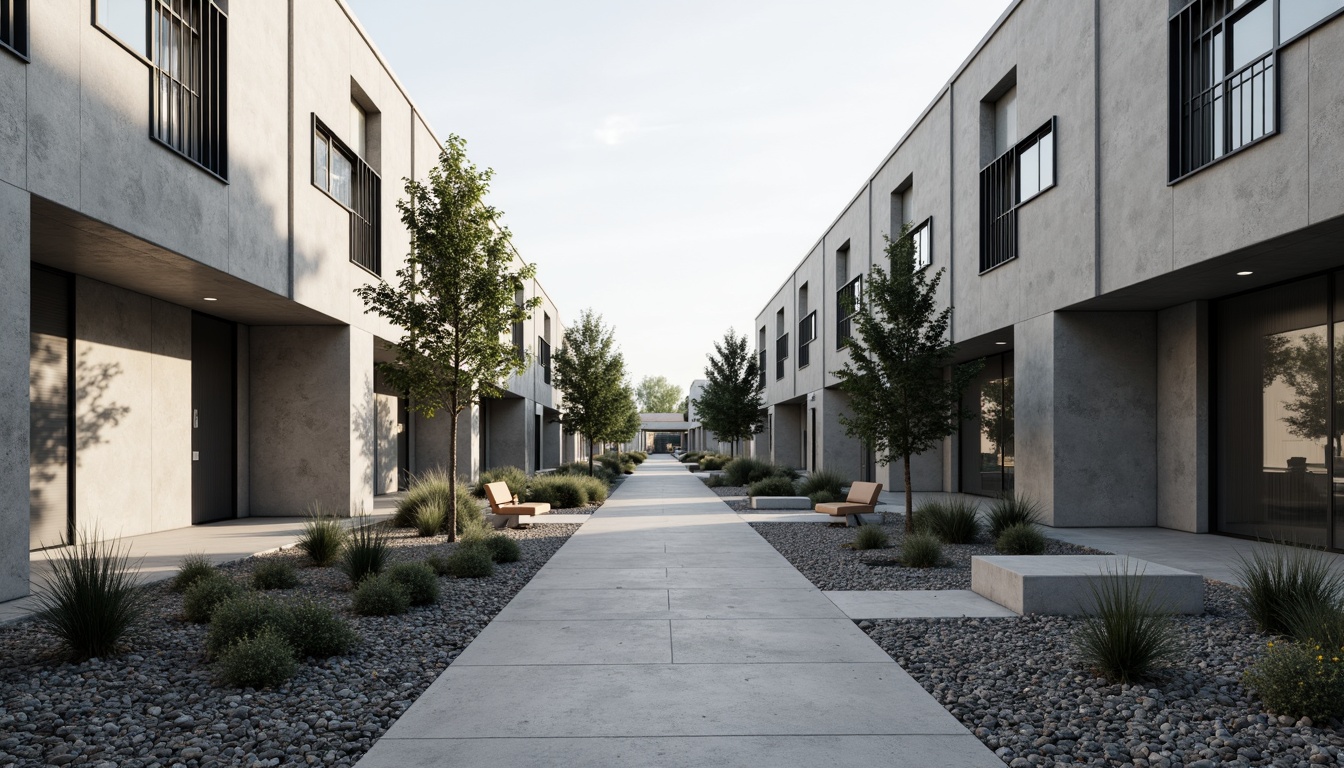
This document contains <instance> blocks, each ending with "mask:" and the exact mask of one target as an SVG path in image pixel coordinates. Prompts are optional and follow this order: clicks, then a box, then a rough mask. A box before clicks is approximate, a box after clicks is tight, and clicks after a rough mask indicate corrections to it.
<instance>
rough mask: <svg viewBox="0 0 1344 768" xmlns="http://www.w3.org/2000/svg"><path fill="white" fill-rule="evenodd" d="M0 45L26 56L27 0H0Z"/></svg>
mask: <svg viewBox="0 0 1344 768" xmlns="http://www.w3.org/2000/svg"><path fill="white" fill-rule="evenodd" d="M0 47H4V48H8V49H9V50H11V51H13V52H14V53H17V54H18V55H20V56H22V57H23V58H25V59H26V58H28V0H0Z"/></svg>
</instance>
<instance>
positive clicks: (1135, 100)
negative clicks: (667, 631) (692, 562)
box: [751, 0, 1344, 533]
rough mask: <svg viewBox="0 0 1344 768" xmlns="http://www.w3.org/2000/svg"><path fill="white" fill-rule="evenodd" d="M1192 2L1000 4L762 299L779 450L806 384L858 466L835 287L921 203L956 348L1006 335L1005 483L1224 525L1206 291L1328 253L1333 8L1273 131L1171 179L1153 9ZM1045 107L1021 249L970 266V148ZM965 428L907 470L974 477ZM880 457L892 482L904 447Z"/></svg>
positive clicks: (984, 349) (1325, 259)
mask: <svg viewBox="0 0 1344 768" xmlns="http://www.w3.org/2000/svg"><path fill="white" fill-rule="evenodd" d="M1184 5H1185V4H1184V3H1170V2H1165V1H1164V0H1140V1H1139V2H1132V3H1094V4H1087V3H1077V4H1074V3H1058V2H1051V1H1050V0H1015V1H1014V2H1012V3H1010V4H1009V5H1008V7H1007V9H1006V10H1005V11H1004V13H1003V14H1002V16H1001V17H1000V18H999V19H998V21H997V22H996V23H995V24H994V26H993V28H992V29H990V30H989V32H988V33H987V34H986V35H985V37H984V38H983V39H982V40H981V42H980V43H979V44H978V45H977V46H976V48H975V49H974V50H973V51H971V52H970V55H969V56H968V57H967V59H966V60H965V61H964V63H963V64H962V65H961V66H960V67H959V68H958V69H957V70H956V71H955V72H954V73H952V75H951V77H950V79H949V80H948V83H947V85H946V86H945V87H944V88H943V89H942V90H941V91H940V92H939V94H938V95H937V96H936V97H935V98H934V99H933V100H932V101H931V102H930V103H929V104H928V106H927V107H926V108H925V110H924V112H923V114H921V115H920V117H919V118H918V119H917V120H916V122H915V123H914V125H912V126H910V127H909V128H908V130H906V132H905V133H904V135H903V136H901V137H900V139H899V140H898V141H897V143H896V146H895V147H894V148H893V149H892V150H891V152H890V153H889V154H888V155H887V156H886V157H885V158H883V159H882V160H881V162H880V163H879V164H878V167H877V168H876V170H874V171H873V173H872V174H871V175H870V176H869V177H868V178H867V179H866V180H864V181H863V182H862V184H861V185H860V186H859V188H858V190H857V191H856V193H855V194H854V195H853V196H852V197H850V198H849V199H848V200H846V201H837V202H838V204H839V205H838V208H839V210H838V214H837V216H836V218H835V220H834V221H833V222H832V223H831V224H830V226H829V227H828V228H827V229H826V230H825V231H824V232H822V233H821V234H820V236H819V238H818V239H817V241H816V242H815V243H813V244H812V245H811V246H810V247H805V248H804V249H802V250H803V251H804V254H803V256H802V258H801V260H800V261H799V262H798V263H797V265H796V266H795V267H793V269H792V270H791V271H789V272H787V273H785V274H781V275H780V278H781V283H780V284H779V285H778V287H777V288H776V289H774V291H773V294H772V295H771V296H770V298H769V299H768V301H767V302H766V303H765V305H764V306H763V307H762V309H761V311H760V313H759V314H757V315H756V320H755V323H754V324H753V327H752V332H751V333H752V337H753V338H754V339H755V340H756V343H757V349H758V352H764V353H765V360H766V362H765V369H766V371H767V375H766V381H765V386H764V396H765V402H766V406H767V413H768V414H769V415H770V417H771V419H772V428H771V434H770V439H769V440H768V441H767V443H766V445H767V447H768V449H769V450H770V451H771V458H773V459H774V460H776V461H780V462H782V463H793V461H794V456H795V455H796V454H799V453H802V454H803V455H804V456H805V457H806V456H807V454H808V453H810V446H807V445H802V446H800V445H798V444H797V442H796V441H795V440H794V439H793V438H792V435H794V434H798V435H804V434H806V432H805V430H806V429H807V428H808V427H810V418H811V413H810V409H811V408H813V407H814V405H815V407H818V415H819V417H821V418H820V419H819V422H818V427H817V429H816V430H815V431H816V432H817V436H818V437H819V438H820V439H821V441H822V442H823V443H824V445H820V446H819V447H818V451H817V452H818V458H817V462H816V464H817V466H819V467H820V468H824V469H834V470H836V471H840V472H842V473H844V474H847V475H850V476H852V477H854V478H855V479H858V478H859V477H860V476H861V475H860V472H861V471H862V469H863V468H862V466H861V465H859V466H856V457H857V459H858V461H863V460H864V458H863V456H864V454H863V450H862V448H861V447H860V446H857V445H855V444H854V441H852V440H851V439H850V438H847V437H845V436H844V435H843V430H839V432H840V433H839V434H837V429H836V426H837V425H836V423H835V421H834V420H833V418H831V417H832V414H833V413H834V412H835V408H833V407H831V404H832V403H834V402H836V401H835V398H836V395H835V394H833V392H834V390H835V388H836V385H837V381H836V379H835V377H834V376H833V375H832V373H831V372H833V371H835V370H837V369H839V368H840V367H842V366H843V364H844V362H845V360H846V359H847V354H848V353H847V352H846V351H845V350H844V348H843V346H842V345H841V344H840V343H839V340H838V339H837V324H838V321H839V320H840V319H841V318H839V317H838V315H837V308H838V302H837V296H836V291H837V290H838V289H839V288H840V287H841V286H842V285H844V282H845V281H846V280H849V279H852V278H853V277H854V276H855V275H859V274H862V273H866V272H867V271H868V270H869V269H870V268H871V266H872V265H873V264H874V263H884V260H885V256H884V254H883V246H884V243H885V239H884V238H886V237H888V236H890V235H891V234H892V233H893V232H896V231H898V230H899V227H900V226H901V224H902V223H911V224H913V225H920V224H922V223H925V222H927V223H928V225H929V226H930V232H931V243H932V247H931V258H930V267H929V268H930V269H933V270H945V272H944V273H943V277H942V283H941V285H940V288H939V297H940V300H941V301H942V302H944V305H951V306H952V307H953V308H954V311H953V316H952V326H951V330H950V339H949V341H951V342H953V343H955V344H956V345H957V346H958V354H957V357H956V358H955V361H956V362H957V363H961V362H967V361H973V360H976V359H981V358H985V357H987V356H989V355H993V354H998V353H1002V352H1008V351H1011V352H1012V353H1013V356H1014V358H1013V359H1014V363H1013V371H1014V373H1013V377H1014V382H1015V383H1014V401H1013V405H1014V420H1015V426H1014V432H1013V435H1012V437H1013V439H1012V444H1013V445H1012V447H1013V453H1014V455H1013V456H1012V462H1011V466H1012V470H1013V473H1012V474H1013V476H1014V478H1015V484H1016V489H1017V490H1019V491H1022V492H1024V493H1026V494H1028V495H1030V496H1032V497H1033V498H1035V499H1036V500H1037V501H1039V502H1041V504H1042V505H1043V507H1044V509H1045V510H1046V515H1047V519H1048V521H1049V522H1051V523H1052V524H1054V525H1058V526H1161V527H1166V528H1173V529H1178V530H1183V531H1190V532H1199V533H1203V532H1208V531H1211V530H1215V529H1216V527H1217V526H1216V524H1215V520H1216V517H1217V510H1216V509H1215V506H1216V505H1215V503H1214V499H1213V492H1212V487H1213V484H1214V482H1215V479H1216V473H1215V467H1214V462H1213V460H1212V458H1211V457H1213V456H1214V455H1215V454H1216V451H1217V444H1216V443H1215V442H1214V441H1215V440H1216V439H1217V436H1216V434H1215V432H1216V430H1215V429H1213V427H1212V425H1213V423H1214V422H1215V416H1216V410H1215V406H1216V403H1215V402H1214V401H1213V399H1212V398H1213V397H1214V392H1213V389H1214V387H1213V383H1212V382H1213V379H1214V376H1215V371H1214V369H1213V368H1212V362H1211V361H1212V359H1213V358H1212V350H1213V348H1214V338H1215V335H1214V334H1215V333H1216V329H1215V328H1213V327H1212V325H1211V323H1210V319H1209V318H1210V306H1211V303H1213V302H1217V301H1218V300H1219V299H1222V298H1225V297H1228V296H1231V295H1234V294H1238V293H1241V292H1244V291H1248V290H1253V289H1257V288H1263V287H1267V286H1272V285H1276V284H1279V283H1282V282H1285V281H1288V280H1292V279H1294V278H1299V277H1305V276H1308V275H1313V274H1319V273H1322V272H1325V271H1327V270H1331V269H1337V268H1340V267H1344V252H1341V251H1340V250H1339V248H1338V245H1337V244H1338V242H1339V237H1340V233H1341V231H1342V230H1344V192H1342V191H1341V187H1340V185H1339V184H1338V183H1337V176H1338V174H1336V173H1334V172H1333V169H1335V168H1338V167H1339V165H1340V164H1341V162H1344V108H1341V107H1340V106H1339V99H1338V98H1337V93H1336V92H1335V91H1336V90H1337V89H1336V86H1335V84H1336V83H1337V82H1338V80H1339V77H1340V76H1341V74H1344V64H1341V62H1344V57H1341V55H1340V54H1341V53H1344V16H1341V15H1339V14H1337V13H1335V12H1333V11H1332V12H1330V13H1329V14H1325V12H1324V11H1322V13H1323V14H1325V15H1323V17H1322V18H1321V19H1320V21H1319V23H1317V24H1316V25H1315V26H1314V27H1312V28H1310V29H1308V30H1307V31H1306V32H1304V33H1303V34H1301V35H1299V36H1297V37H1294V38H1291V39H1284V40H1282V41H1280V44H1279V45H1276V46H1275V47H1274V48H1273V51H1274V54H1273V55H1274V67H1275V70H1276V71H1277V74H1276V75H1275V77H1276V78H1277V80H1276V83H1277V89H1276V102H1275V103H1276V109H1277V122H1276V125H1275V132H1274V133H1272V134H1269V135H1267V136H1266V137H1264V138H1262V139H1259V140H1258V141H1256V142H1254V143H1252V144H1249V145H1247V146H1245V147H1242V148H1241V149H1239V150H1237V151H1235V152H1231V153H1229V154H1227V155H1226V156H1223V157H1221V158H1219V159H1217V160H1214V161H1213V162H1211V163H1209V164H1207V165H1205V166H1203V167H1201V168H1199V169H1197V170H1195V171H1194V172H1191V173H1189V174H1188V175H1185V176H1181V177H1179V178H1175V179H1173V177H1172V173H1171V170H1170V168H1169V163H1168V161H1169V153H1168V148H1169V144H1170V142H1171V141H1172V139H1171V137H1172V135H1173V130H1174V129H1173V126H1172V119H1173V118H1171V117H1170V116H1169V103H1170V93H1169V88H1170V79H1169V72H1170V71H1171V70H1170V68H1171V67H1172V66H1175V64H1173V63H1172V62H1171V61H1170V50H1171V45H1172V40H1171V35H1172V32H1171V27H1170V24H1169V19H1170V18H1171V14H1172V13H1174V12H1176V11H1178V10H1180V7H1183V6H1184ZM1010 89H1011V92H1012V93H1013V94H1014V98H1015V105H1016V122H1015V125H1013V126H1011V127H1010V128H1004V127H1003V126H1001V125H1000V124H998V123H996V122H995V119H994V103H995V101H996V100H997V99H999V98H1001V97H1002V96H1003V95H1004V94H1006V93H1008V92H1009V90H1010ZM1051 121H1053V123H1051ZM1051 124H1053V126H1054V129H1053V132H1052V134H1051V135H1052V137H1053V141H1054V183H1053V186H1051V187H1047V188H1046V189H1045V190H1043V191H1041V192H1040V193H1039V194H1038V195H1036V196H1035V197H1031V198H1030V199H1027V200H1024V201H1022V202H1021V203H1020V205H1019V206H1018V207H1017V209H1016V216H1017V226H1016V251H1015V258H1012V259H1011V260H1009V261H1007V262H1005V263H1002V264H998V265H996V266H992V267H991V268H988V269H983V268H982V263H981V260H980V254H981V224H980V221H981V213H982V209H981V205H982V201H981V195H980V182H981V170H982V169H983V168H985V167H986V166H988V165H989V164H990V163H991V162H993V161H994V160H995V159H996V158H997V157H998V156H999V152H1000V151H1002V147H1003V146H1007V147H1010V148H1011V147H1013V146H1014V145H1015V144H1016V143H1017V142H1018V141H1020V140H1022V139H1023V138H1024V137H1028V136H1030V135H1032V134H1033V133H1034V132H1036V131H1037V130H1038V129H1041V128H1043V127H1044V126H1047V125H1051ZM999 131H1004V132H1005V133H1010V134H1011V135H1005V136H1002V137H1000V136H997V132H999ZM1000 139H1001V140H1002V141H1000ZM1328 179H1334V181H1333V182H1332V181H1327V180H1328ZM810 312H816V329H817V330H816V338H815V339H814V340H813V341H812V342H811V343H810V345H809V349H808V354H807V358H808V360H807V363H808V364H807V365H803V364H802V362H803V361H802V360H801V359H800V358H801V357H802V355H800V352H801V350H800V346H799V342H800V340H801V336H800V333H801V332H802V330H803V329H802V328H801V327H800V325H799V323H800V321H801V320H803V319H805V318H806V317H807V313H810ZM785 333H787V334H788V340H787V344H785V345H784V346H785V348H786V350H787V351H786V354H787V358H786V359H785V360H784V365H783V368H782V370H781V369H780V368H778V367H777V365H778V362H779V360H778V358H779V346H778V345H779V344H780V343H781V342H780V338H781V335H782V334H785ZM795 420H801V421H803V422H804V424H803V426H802V428H795V427H794V426H793V423H794V422H795ZM969 435H970V437H971V439H977V440H978V439H979V438H978V437H977V436H976V435H975V434H974V432H971V433H969ZM963 437H964V435H962V434H958V435H953V436H951V437H949V438H948V439H946V440H945V441H944V443H943V445H942V446H941V447H940V448H939V449H936V450H934V451H931V452H929V453H928V454H926V455H924V456H920V457H916V459H915V461H914V465H915V466H914V471H913V473H912V474H913V477H912V485H913V488H914V490H916V491H945V492H956V491H962V490H968V489H965V488H963V487H962V474H963V473H962V471H961V469H962V468H961V466H960V464H961V459H960V458H959V457H961V456H962V455H963V453H962V450H961V442H962V440H963ZM803 439H805V440H810V437H807V438H803ZM967 450H968V451H970V452H971V455H974V449H973V448H968V449H967ZM804 465H806V463H804ZM876 475H877V479H878V480H879V481H880V482H883V483H884V484H886V487H887V488H888V489H889V490H900V489H901V487H902V483H901V481H900V473H899V467H891V468H887V467H882V466H880V465H879V466H878V467H877V472H876Z"/></svg>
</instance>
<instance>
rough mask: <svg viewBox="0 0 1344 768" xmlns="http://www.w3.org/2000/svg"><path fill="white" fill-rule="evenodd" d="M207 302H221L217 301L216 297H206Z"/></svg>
mask: <svg viewBox="0 0 1344 768" xmlns="http://www.w3.org/2000/svg"><path fill="white" fill-rule="evenodd" d="M205 300H206V301H219V299H216V298H215V297H214V296H206V297H205Z"/></svg>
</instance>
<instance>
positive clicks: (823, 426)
mask: <svg viewBox="0 0 1344 768" xmlns="http://www.w3.org/2000/svg"><path fill="white" fill-rule="evenodd" d="M808 405H809V406H816V408H817V464H818V468H820V469H825V470H829V471H831V472H839V473H840V474H842V475H844V476H845V477H846V478H848V479H850V480H857V479H859V478H860V477H862V476H863V466H862V462H863V451H862V450H861V448H860V446H859V441H858V440H855V439H854V438H852V437H850V436H849V435H847V434H845V427H844V425H843V424H841V423H840V417H841V416H842V415H845V414H848V413H849V396H848V395H846V394H845V393H844V392H841V391H840V390H838V389H823V390H821V391H820V392H818V393H817V399H816V400H814V401H811V402H809V403H808ZM809 418H810V416H809Z"/></svg>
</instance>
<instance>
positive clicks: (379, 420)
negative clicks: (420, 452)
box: [373, 393, 401, 494]
mask: <svg viewBox="0 0 1344 768" xmlns="http://www.w3.org/2000/svg"><path fill="white" fill-rule="evenodd" d="M374 424H375V425H376V427H377V440H376V457H377V461H376V462H375V464H376V468H375V473H374V485H373V492H374V493H375V494H384V493H394V492H396V491H398V490H401V489H400V488H399V487H398V485H397V436H398V432H397V397H396V395H384V394H382V393H375V394H374Z"/></svg>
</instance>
